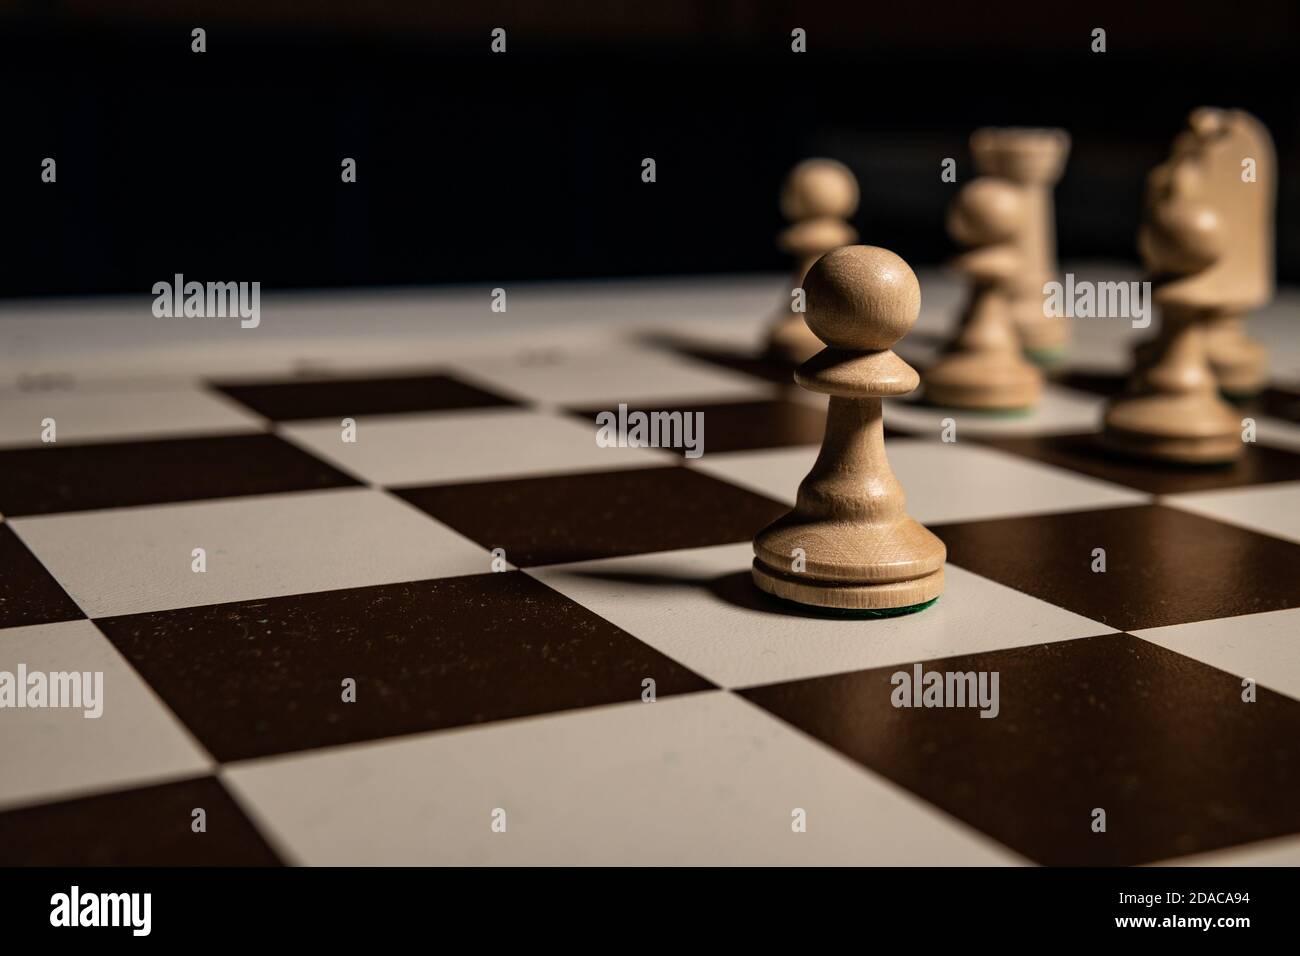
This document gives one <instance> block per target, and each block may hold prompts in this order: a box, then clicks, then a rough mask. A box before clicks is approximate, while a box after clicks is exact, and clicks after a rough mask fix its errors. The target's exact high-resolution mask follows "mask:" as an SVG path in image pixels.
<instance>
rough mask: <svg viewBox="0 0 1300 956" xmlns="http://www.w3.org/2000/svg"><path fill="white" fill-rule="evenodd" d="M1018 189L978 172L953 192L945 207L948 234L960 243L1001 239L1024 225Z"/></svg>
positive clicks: (1008, 183)
mask: <svg viewBox="0 0 1300 956" xmlns="http://www.w3.org/2000/svg"><path fill="white" fill-rule="evenodd" d="M1025 222H1026V220H1025V206H1024V202H1023V200H1022V199H1021V196H1020V190H1019V189H1017V188H1016V187H1015V186H1014V185H1013V184H1012V183H1010V182H1008V181H1007V180H1005V179H999V178H998V177H996V176H981V177H979V178H978V179H972V180H971V181H970V182H968V183H967V184H966V185H965V186H963V187H962V188H961V191H960V192H958V193H957V196H956V198H955V199H954V200H953V203H952V206H951V208H949V210H948V235H950V236H952V237H953V239H955V240H957V241H958V242H960V243H961V244H962V245H963V246H983V245H988V244H990V243H994V242H1005V241H1006V240H1007V239H1010V238H1011V237H1012V236H1014V235H1016V233H1017V232H1018V231H1019V230H1020V229H1021V228H1022V227H1023V226H1024V225H1025Z"/></svg>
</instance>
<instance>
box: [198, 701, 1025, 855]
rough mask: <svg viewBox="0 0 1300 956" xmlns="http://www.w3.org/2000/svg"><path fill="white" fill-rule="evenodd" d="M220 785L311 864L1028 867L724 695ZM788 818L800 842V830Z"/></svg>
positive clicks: (537, 723)
mask: <svg viewBox="0 0 1300 956" xmlns="http://www.w3.org/2000/svg"><path fill="white" fill-rule="evenodd" d="M223 778H224V780H225V782H226V783H227V784H228V785H229V786H230V787H231V788H232V789H233V791H234V792H235V793H236V794H237V795H238V797H239V799H240V801H241V804H242V805H243V806H244V807H245V808H246V809H248V810H249V811H250V812H251V814H252V815H253V817H254V819H256V820H257V821H258V822H259V824H260V825H261V826H262V828H263V829H264V830H265V831H266V832H268V833H269V834H270V835H271V837H272V839H273V840H274V841H275V842H276V843H277V845H278V846H280V847H282V848H283V849H284V850H285V851H286V852H287V854H288V856H289V857H290V859H291V860H294V861H296V862H300V863H305V864H311V865H384V866H387V865H470V866H473V865H547V864H550V865H555V864H578V865H629V864H633V865H669V866H672V865H729V864H880V865H921V864H950V865H963V864H966V865H971V864H973V865H998V864H1015V863H1019V862H1022V861H1021V860H1020V858H1019V857H1017V856H1015V855H1014V854H1012V853H1011V852H1010V851H1009V850H1007V849H1005V848H1003V847H1001V846H1000V845H999V844H996V843H994V842H992V841H990V840H989V839H988V838H987V837H984V836H982V835H980V834H977V833H976V832H974V831H973V830H971V829H969V828H967V827H966V826H965V825H964V824H961V823H959V822H957V821H956V820H954V819H952V818H951V817H948V816H946V815H945V814H943V813H942V812H940V811H939V810H937V809H935V808H933V807H931V806H930V805H929V804H927V803H925V802H923V801H920V800H918V799H916V798H915V797H913V796H911V795H910V794H908V793H907V792H906V791H904V790H902V789H900V788H898V787H896V786H894V785H893V784H891V783H889V782H888V781H885V780H883V779H882V778H880V777H878V776H876V775H874V774H872V773H870V772H868V771H866V770H864V769H862V768H860V767H858V766H857V765H856V764H853V763H852V762H850V761H849V760H847V759H846V758H844V757H842V756H840V755H838V754H836V753H834V752H833V751H831V750H829V749H827V748H825V747H823V746H822V745H820V744H818V743H816V742H814V741H812V740H811V739H810V738H808V737H805V736H804V735H803V734H801V733H799V732H798V731H796V730H795V729H793V728H792V727H790V726H789V725H787V724H785V723H783V722H782V721H779V720H777V719H776V718H774V717H772V716H770V715H768V714H766V713H764V712H763V711H762V710H760V709H759V708H757V707H754V706H753V705H751V704H749V703H747V702H745V701H743V700H740V699H739V698H737V697H734V696H732V695H730V694H725V693H720V692H716V691H715V692H708V693H701V694H690V695H686V696H683V697H667V698H662V699H660V700H659V701H658V702H656V703H633V704H622V705H617V706H613V707H600V708H594V709H589V710H582V711H574V712H571V713H567V714H560V715H554V716H548V717H539V718H531V719H527V720H518V721H509V722H506V723H502V724H496V725H493V726H489V727H482V728H474V729H470V730H463V731H453V732H449V733H437V734H426V735H420V736H418V737H404V738H399V739H396V740H392V741H387V742H383V743H379V744H369V745H364V746H354V747H344V748H338V749H333V750H327V751H319V752H315V753H308V754H301V755H296V756H290V757H277V758H268V759H265V760H258V761H250V762H247V763H241V764H233V765H230V766H228V767H226V768H225V770H224V771H223ZM796 807H799V808H802V809H803V810H805V811H806V813H807V821H808V823H807V832H805V833H795V832H793V831H792V829H791V812H792V810H793V809H794V808H796ZM497 808H500V809H503V810H504V811H505V821H506V830H505V832H504V833H494V832H492V829H491V822H492V814H493V811H494V810H495V809H497Z"/></svg>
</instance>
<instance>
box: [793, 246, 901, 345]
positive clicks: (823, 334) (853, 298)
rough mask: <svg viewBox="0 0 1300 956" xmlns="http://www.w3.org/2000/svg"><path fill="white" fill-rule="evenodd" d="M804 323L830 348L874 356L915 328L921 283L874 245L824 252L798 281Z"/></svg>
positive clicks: (898, 259)
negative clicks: (804, 308)
mask: <svg viewBox="0 0 1300 956" xmlns="http://www.w3.org/2000/svg"><path fill="white" fill-rule="evenodd" d="M803 287H804V291H805V292H806V293H807V296H808V312H807V314H806V315H805V316H804V321H806V322H807V323H808V328H810V329H812V330H813V334H814V335H816V336H817V338H819V339H821V340H822V341H823V342H825V343H826V344H827V345H829V346H830V347H831V348H836V349H846V350H848V351H854V352H878V351H881V350H882V349H887V348H890V347H891V346H892V345H893V344H894V343H895V342H897V341H898V340H899V339H901V338H902V337H903V336H904V335H906V334H907V331H908V329H910V328H911V327H912V326H913V325H915V324H916V317H917V315H919V314H920V312H921V284H920V283H919V282H917V281H916V273H914V272H913V271H912V268H911V266H909V265H908V264H907V263H906V262H904V261H903V260H902V259H901V258H900V257H898V256H896V255H894V253H892V252H890V251H889V250H888V249H882V248H880V247H879V246H842V247H840V248H839V249H835V250H833V251H831V252H828V253H826V255H824V256H822V257H821V258H820V259H818V260H817V261H816V262H815V263H813V267H812V268H811V269H809V270H808V275H807V277H806V278H805V279H804V281H803Z"/></svg>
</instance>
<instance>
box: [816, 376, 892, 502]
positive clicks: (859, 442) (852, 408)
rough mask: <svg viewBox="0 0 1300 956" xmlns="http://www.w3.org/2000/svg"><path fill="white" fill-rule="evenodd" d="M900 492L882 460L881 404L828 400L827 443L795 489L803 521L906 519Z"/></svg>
mask: <svg viewBox="0 0 1300 956" xmlns="http://www.w3.org/2000/svg"><path fill="white" fill-rule="evenodd" d="M905 505H906V500H905V498H904V495H903V486H902V485H900V484H899V483H898V479H897V478H895V477H894V472H893V471H892V470H891V469H890V467H889V461H888V459H887V458H886V457H885V425H884V416H883V415H882V412H881V400H880V399H879V398H877V397H875V396H868V397H865V398H849V397H845V396H841V395H832V396H831V398H830V403H829V406H828V409H827V415H826V438H825V440H824V441H823V442H822V447H821V452H820V453H819V454H818V456H817V461H816V462H815V463H814V464H813V466H812V470H811V471H810V472H809V473H808V476H807V477H806V478H804V480H803V482H802V483H801V484H800V485H799V495H798V498H797V503H796V506H795V507H796V510H797V511H798V512H799V513H800V514H803V515H808V516H817V517H826V518H838V519H844V520H853V521H861V522H866V523H869V524H875V523H878V522H882V521H886V522H887V521H895V520H897V519H898V518H899V517H901V516H902V515H903V514H904V513H905Z"/></svg>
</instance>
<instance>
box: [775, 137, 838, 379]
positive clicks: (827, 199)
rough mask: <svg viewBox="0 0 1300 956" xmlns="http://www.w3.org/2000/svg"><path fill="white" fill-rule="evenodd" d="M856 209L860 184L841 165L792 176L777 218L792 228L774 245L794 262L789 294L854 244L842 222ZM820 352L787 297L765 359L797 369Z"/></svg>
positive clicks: (809, 163)
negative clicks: (824, 260) (817, 265)
mask: <svg viewBox="0 0 1300 956" xmlns="http://www.w3.org/2000/svg"><path fill="white" fill-rule="evenodd" d="M857 208H858V183H857V180H856V179H854V178H853V173H852V171H851V170H850V169H849V168H848V167H847V166H845V165H844V164H843V163H840V162H837V161H835V160H833V159H806V160H804V161H803V162H802V163H800V164H799V165H797V166H796V167H795V168H794V169H793V170H791V171H790V175H789V176H788V177H787V178H786V181H785V186H784V187H783V188H782V190H781V212H782V214H783V215H784V216H785V217H786V218H787V219H789V220H790V221H791V223H792V224H791V225H790V226H789V227H788V228H787V229H786V230H785V231H784V232H782V233H781V235H780V236H779V237H778V238H777V245H778V246H780V247H781V249H782V250H783V251H784V252H787V253H789V254H790V255H791V256H792V257H793V258H794V272H793V275H792V278H791V281H790V292H791V293H793V292H794V290H795V289H797V288H799V287H801V286H802V284H803V280H804V276H805V275H807V273H808V269H809V268H810V267H811V266H812V264H813V263H814V262H816V261H817V260H818V259H819V258H821V256H822V255H824V254H825V253H827V252H830V251H831V250H832V249H838V248H839V247H840V246H846V245H848V244H849V243H851V242H854V241H856V240H857V238H858V233H857V230H856V229H854V228H853V227H852V226H850V225H849V224H848V223H847V222H846V221H845V220H847V219H848V218H849V217H850V216H852V215H853V214H854V213H855V212H856V211H857ZM821 347H822V343H821V342H820V341H819V340H818V338H817V337H816V336H815V335H813V334H812V332H811V331H810V330H809V328H808V325H807V323H806V322H804V317H803V314H802V313H801V312H797V311H795V310H794V308H793V298H792V297H791V296H787V298H786V302H785V304H784V305H783V307H782V308H781V310H780V312H779V314H778V315H777V318H776V321H775V322H774V323H773V325H772V328H771V330H770V332H769V333H768V353H769V354H770V355H772V356H773V357H775V358H777V359H779V360H781V361H784V362H790V363H792V364H798V363H799V362H802V361H805V360H806V359H808V358H810V357H811V356H813V355H815V354H816V353H817V352H819V351H821Z"/></svg>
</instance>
